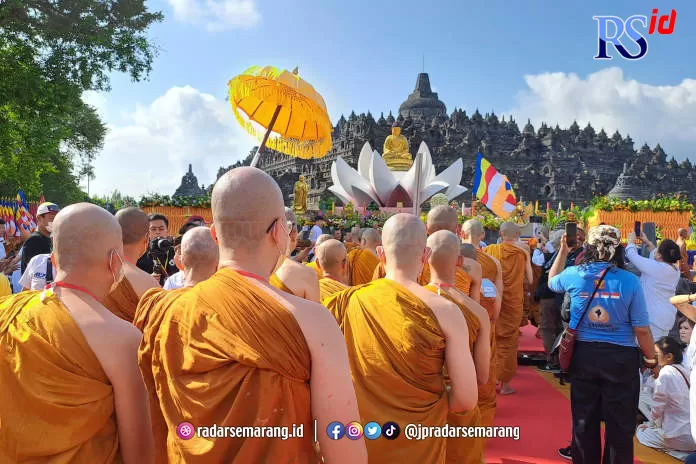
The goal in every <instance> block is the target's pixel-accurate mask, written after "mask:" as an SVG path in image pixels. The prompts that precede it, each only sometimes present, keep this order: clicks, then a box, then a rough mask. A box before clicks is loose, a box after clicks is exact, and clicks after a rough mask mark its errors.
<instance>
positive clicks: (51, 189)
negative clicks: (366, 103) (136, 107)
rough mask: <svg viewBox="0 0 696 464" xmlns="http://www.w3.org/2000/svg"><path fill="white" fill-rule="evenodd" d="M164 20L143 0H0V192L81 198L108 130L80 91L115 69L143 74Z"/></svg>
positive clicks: (103, 83)
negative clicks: (156, 27) (155, 28)
mask: <svg viewBox="0 0 696 464" xmlns="http://www.w3.org/2000/svg"><path fill="white" fill-rule="evenodd" d="M161 19H162V15H161V13H158V12H155V13H153V12H149V11H148V10H147V8H146V6H145V1H144V0H0V76H1V77H0V195H14V194H15V193H16V191H17V189H18V188H20V187H21V188H22V189H23V190H24V191H25V193H26V194H27V196H28V197H30V198H38V196H39V195H40V194H41V193H44V195H45V196H46V198H47V199H49V198H50V199H51V200H52V201H56V202H60V203H64V204H65V203H70V202H74V201H81V200H83V199H84V198H85V194H84V192H82V191H81V190H80V188H79V178H78V176H82V175H87V176H89V175H92V176H93V174H94V173H93V160H94V158H95V157H96V155H97V153H98V152H99V150H100V149H101V148H102V144H103V141H104V136H105V134H106V128H105V126H104V124H103V123H102V121H101V120H100V118H99V116H98V114H97V112H96V110H95V108H93V107H91V106H89V105H87V104H85V103H84V102H83V101H82V98H81V96H82V92H83V91H85V90H108V89H109V73H111V72H113V71H118V72H124V73H128V74H129V75H130V76H131V78H132V79H133V80H134V81H139V80H141V79H143V78H145V77H147V75H148V73H149V72H150V70H151V69H152V61H153V59H154V57H155V56H156V53H157V49H156V48H155V46H154V45H153V44H152V43H151V42H150V41H149V40H148V39H147V36H146V32H147V29H148V28H149V26H150V25H151V24H153V23H155V22H157V21H160V20H161ZM76 168H77V169H78V172H77V176H76V175H75V174H74V170H75V169H76Z"/></svg>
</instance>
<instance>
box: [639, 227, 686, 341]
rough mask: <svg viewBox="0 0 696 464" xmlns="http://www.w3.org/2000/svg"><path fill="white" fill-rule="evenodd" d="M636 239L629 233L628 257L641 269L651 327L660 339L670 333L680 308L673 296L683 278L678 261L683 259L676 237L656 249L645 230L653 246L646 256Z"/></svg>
mask: <svg viewBox="0 0 696 464" xmlns="http://www.w3.org/2000/svg"><path fill="white" fill-rule="evenodd" d="M635 240H636V235H635V234H634V233H633V232H631V233H630V234H628V246H627V247H626V257H627V258H628V259H629V260H630V261H631V263H632V264H633V265H634V266H635V267H636V268H638V270H639V271H640V285H641V287H642V288H643V294H644V295H645V303H646V305H647V307H648V313H649V315H650V330H651V331H652V334H653V338H654V339H655V340H657V339H658V338H661V337H666V336H667V335H668V334H669V331H670V330H671V329H672V327H674V318H675V316H676V313H677V311H676V309H675V308H674V306H673V305H672V304H671V303H670V302H669V299H670V298H671V297H673V296H674V293H675V291H676V288H677V283H678V282H679V269H678V268H677V266H675V264H674V263H676V262H677V261H679V259H681V253H680V252H679V246H678V245H677V244H676V243H674V242H673V241H672V240H663V241H662V242H661V243H660V246H659V248H657V249H655V245H654V244H652V243H650V241H649V240H648V239H647V237H646V236H645V234H641V240H643V243H645V245H646V246H647V247H648V249H649V250H650V258H644V257H642V256H640V254H638V249H637V248H636V244H635Z"/></svg>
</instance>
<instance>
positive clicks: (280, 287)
mask: <svg viewBox="0 0 696 464" xmlns="http://www.w3.org/2000/svg"><path fill="white" fill-rule="evenodd" d="M268 283H270V284H271V285H273V286H274V287H275V288H277V289H278V290H280V291H282V292H285V293H289V294H291V295H295V294H294V293H292V290H290V289H289V288H288V287H287V286H286V285H285V284H284V283H283V281H282V280H280V279H279V278H278V276H277V275H275V274H271V278H270V279H268Z"/></svg>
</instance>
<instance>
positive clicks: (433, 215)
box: [0, 168, 696, 464]
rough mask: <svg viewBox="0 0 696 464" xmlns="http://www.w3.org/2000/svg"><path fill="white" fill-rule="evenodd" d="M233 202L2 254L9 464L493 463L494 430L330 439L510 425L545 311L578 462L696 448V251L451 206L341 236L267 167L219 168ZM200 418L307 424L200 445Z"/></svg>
mask: <svg viewBox="0 0 696 464" xmlns="http://www.w3.org/2000/svg"><path fill="white" fill-rule="evenodd" d="M249 199H253V201H249ZM212 213H213V223H212V224H210V225H208V224H206V223H205V221H204V220H203V218H201V217H191V218H189V220H188V221H187V222H186V224H184V226H183V227H182V228H181V229H180V230H178V231H177V232H178V233H177V234H172V233H171V232H170V231H169V221H168V219H167V218H166V217H165V216H162V215H157V214H155V215H150V216H148V215H147V214H146V213H145V212H143V211H142V210H140V209H138V208H132V207H129V208H125V209H122V210H119V211H118V212H116V214H115V215H112V214H111V213H109V212H108V211H106V210H104V209H102V208H100V207H98V206H95V205H90V204H84V203H81V204H75V205H70V206H67V207H65V208H64V209H60V208H59V207H58V205H55V204H53V203H44V204H42V205H40V206H39V208H38V211H37V231H36V232H35V233H34V234H32V235H31V236H29V237H28V238H26V240H24V242H23V243H19V242H18V241H17V238H15V237H8V239H7V240H6V241H5V244H4V245H5V246H0V253H2V255H1V256H0V343H1V344H2V345H4V350H3V353H4V355H3V357H2V359H0V385H1V386H2V388H3V393H4V398H6V399H10V400H9V401H8V400H5V401H2V402H0V462H8V463H10V462H40V461H41V462H43V461H50V462H78V463H81V462H84V463H94V462H126V463H131V462H132V463H136V462H137V463H148V462H156V463H166V462H191V463H195V462H239V463H256V462H259V463H260V462H307V463H309V462H326V463H333V462H345V463H351V464H352V463H361V462H368V461H369V462H375V463H377V462H379V463H382V462H385V463H388V462H405V463H410V462H413V463H439V462H448V463H476V464H478V463H481V462H484V455H485V449H486V444H487V441H486V438H484V437H477V438H461V437H455V436H451V437H446V436H436V437H433V438H429V439H426V440H421V441H418V440H408V439H407V438H406V437H405V436H404V435H400V436H397V437H396V438H395V439H394V440H387V439H365V438H364V437H358V439H355V440H353V439H343V440H341V439H335V438H336V437H334V436H332V435H331V434H330V433H324V431H327V430H328V427H329V425H330V424H332V423H335V422H336V421H339V422H340V423H342V424H348V423H351V422H353V421H356V422H360V423H361V424H367V423H368V422H377V423H379V424H385V423H388V422H393V423H396V424H400V425H402V426H406V425H407V424H420V425H421V426H434V427H440V426H445V425H450V426H453V427H469V426H492V425H493V423H494V418H495V414H496V408H497V403H496V398H497V395H511V394H514V393H515V388H516V387H515V381H514V380H515V374H516V371H517V362H518V347H519V337H520V326H521V325H524V324H526V323H527V321H528V320H531V321H532V322H533V323H534V324H535V325H537V326H538V336H539V337H540V338H541V339H542V341H543V345H544V350H545V353H546V363H545V365H544V366H541V367H540V369H541V370H543V371H547V372H553V373H555V374H558V376H559V377H561V379H562V380H567V381H569V382H570V383H571V412H572V417H573V434H572V439H571V445H570V446H569V447H567V448H562V449H561V450H559V453H560V454H561V456H563V457H566V458H569V459H572V460H573V461H574V462H576V463H586V464H596V463H599V462H606V463H616V464H623V463H629V462H631V463H632V462H633V437H634V436H637V437H638V440H639V441H640V442H641V443H643V444H644V445H646V446H650V447H652V448H656V449H659V450H663V451H665V452H668V453H670V454H672V455H674V456H677V457H679V458H682V459H696V457H688V458H687V455H688V454H689V453H691V452H694V451H696V443H694V438H693V436H694V435H692V425H693V424H695V421H694V420H693V419H692V418H691V416H690V414H696V404H694V403H695V402H696V391H694V392H693V393H691V392H690V390H691V389H690V383H691V382H690V380H691V379H692V377H691V376H692V369H691V368H692V362H693V360H694V358H695V356H694V352H696V343H694V342H693V341H692V333H693V327H694V322H693V321H696V308H694V306H692V304H691V303H692V300H694V299H696V295H689V292H688V291H687V292H686V294H685V295H680V296H675V294H676V293H678V288H679V285H680V283H682V284H683V280H685V279H687V280H690V278H691V276H690V269H689V267H688V265H687V266H684V260H685V259H686V256H685V250H683V247H682V246H681V245H682V244H681V243H675V242H673V241H671V240H662V241H661V242H660V243H659V244H653V243H650V241H649V240H648V238H647V237H646V236H645V235H642V236H641V237H640V243H638V241H637V237H635V236H634V235H629V236H628V237H627V245H626V246H624V245H623V243H622V238H621V236H620V233H619V231H618V230H617V229H615V228H614V227H611V226H607V225H601V226H598V227H595V228H593V229H590V230H589V231H588V233H587V235H586V234H585V232H584V231H583V230H580V229H578V231H577V241H576V242H575V243H573V242H572V241H570V242H571V243H570V244H569V240H568V238H567V237H566V236H565V235H564V232H563V231H562V230H557V231H548V230H544V229H541V230H540V231H539V233H538V234H537V236H536V237H533V238H532V239H530V240H523V239H522V238H521V233H522V229H521V228H520V226H518V225H516V224H514V223H511V222H505V223H503V224H502V225H501V227H500V238H499V240H498V243H495V244H490V245H487V244H486V243H483V242H482V240H483V239H484V229H483V226H482V225H481V223H480V222H478V221H476V220H468V221H466V222H464V224H461V225H460V224H459V220H458V215H457V212H456V210H454V209H452V208H450V207H448V206H437V207H434V208H432V209H431V210H430V211H429V213H428V215H427V220H426V223H423V221H421V219H420V218H418V217H416V216H413V215H410V214H396V215H394V216H392V217H391V218H389V219H388V220H387V222H386V223H385V224H384V227H383V228H382V229H381V230H377V229H374V228H366V229H360V228H354V229H352V230H350V231H342V230H332V229H328V228H327V227H326V222H325V219H324V217H323V216H322V215H321V213H319V214H317V215H316V216H315V217H313V218H312V221H311V222H312V225H309V226H305V227H303V228H300V227H298V218H297V217H296V215H295V213H294V212H293V211H292V210H291V209H289V208H287V207H285V206H284V202H283V196H282V193H281V191H280V189H279V187H278V185H277V184H276V182H275V181H274V180H273V179H272V178H271V177H269V176H268V175H267V174H265V173H263V172H262V171H260V170H258V169H255V168H237V169H233V170H231V171H229V172H228V173H227V174H225V175H224V176H222V177H221V178H220V179H219V180H218V182H217V184H216V185H215V187H214V189H213V193H212ZM0 227H2V224H0ZM1 232H3V231H2V230H0V236H2V235H3V234H2V233H1ZM173 235H175V236H173ZM638 245H640V247H639V246H638ZM6 251H7V254H5V252H6ZM5 275H7V277H5ZM688 287H689V286H688V285H687V286H686V288H687V289H688ZM567 328H571V329H576V330H577V343H576V344H575V351H574V354H573V359H572V363H571V366H570V369H569V370H568V372H567V376H566V372H561V369H560V366H559V359H558V350H557V346H558V344H559V340H560V339H561V338H562V336H563V333H564V331H565V330H566V329H567ZM687 345H688V348H686V347H687ZM690 394H691V396H692V397H693V398H692V399H691V400H690ZM690 404H691V408H690V407H689V405H690ZM639 411H642V412H643V414H644V415H645V422H644V423H642V424H640V425H638V423H637V422H638V418H637V417H638V414H639ZM601 422H604V423H605V425H606V433H605V440H604V445H603V446H604V449H602V443H601V438H600V424H601ZM183 423H190V424H195V426H197V427H210V426H220V427H237V426H239V427H260V428H267V427H287V428H288V429H290V430H297V426H298V425H302V426H303V427H302V429H301V430H303V431H304V432H303V433H301V434H298V435H302V436H296V437H294V438H288V439H286V440H280V439H273V438H262V437H260V436H259V435H256V436H255V437H240V436H236V437H224V438H223V437H219V438H211V436H205V434H200V433H195V434H193V435H192V436H190V437H186V439H184V438H182V435H181V433H179V432H180V430H179V428H180V426H181V424H183ZM315 424H316V429H317V430H318V431H319V433H318V434H316V437H315V434H314V433H312V431H314V430H315ZM693 432H696V428H694V429H693ZM602 455H604V460H602ZM687 462H691V461H687Z"/></svg>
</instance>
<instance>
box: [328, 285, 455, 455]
mask: <svg viewBox="0 0 696 464" xmlns="http://www.w3.org/2000/svg"><path fill="white" fill-rule="evenodd" d="M324 303H325V305H326V307H327V308H329V310H330V311H331V312H332V313H333V314H334V316H336V317H337V319H339V325H340V326H341V329H342V330H343V333H344V336H345V338H346V345H347V348H348V358H349V360H350V367H351V373H352V376H353V385H354V386H355V392H356V395H357V398H358V408H359V409H360V417H361V421H362V423H363V424H365V423H367V422H370V421H375V422H377V423H379V424H384V423H385V422H389V421H394V422H396V423H397V424H399V425H401V426H402V427H405V425H406V424H409V423H419V424H421V425H425V426H443V425H445V424H446V422H447V410H448V399H447V394H446V390H445V382H444V380H445V378H444V374H443V368H444V363H445V337H444V334H443V332H442V329H441V328H440V325H439V323H438V321H437V318H436V317H435V314H434V313H433V312H432V310H431V309H430V308H429V307H428V306H426V305H425V303H423V301H421V300H420V299H419V298H417V297H416V296H415V295H413V294H412V293H411V292H409V291H408V290H406V289H405V288H404V287H402V286H401V285H399V284H397V283H396V282H394V281H392V280H389V279H379V280H376V281H373V282H370V283H368V284H366V285H362V286H360V287H352V288H350V289H348V290H345V291H343V292H340V293H336V294H334V295H332V296H330V297H329V298H328V299H327V300H325V301H324ZM365 445H366V446H367V454H368V460H369V462H370V463H371V464H382V463H392V462H395V463H406V462H414V463H416V462H418V463H444V459H445V447H446V439H445V438H429V439H427V440H422V441H417V440H407V439H406V438H405V436H404V433H403V429H402V433H401V434H400V435H399V436H398V437H397V438H396V439H395V440H393V441H390V440H385V439H379V440H365Z"/></svg>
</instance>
